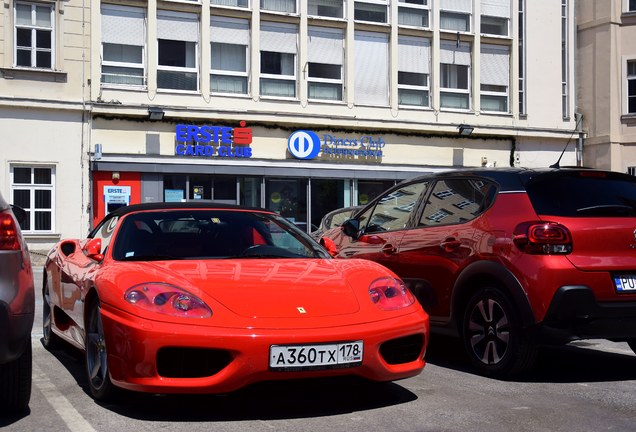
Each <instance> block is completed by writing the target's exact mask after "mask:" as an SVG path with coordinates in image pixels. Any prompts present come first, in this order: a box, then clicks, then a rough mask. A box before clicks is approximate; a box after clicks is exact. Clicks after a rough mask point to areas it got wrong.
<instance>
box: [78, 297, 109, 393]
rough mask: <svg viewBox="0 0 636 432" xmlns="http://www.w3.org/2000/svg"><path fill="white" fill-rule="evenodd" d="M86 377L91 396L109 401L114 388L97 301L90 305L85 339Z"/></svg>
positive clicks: (99, 307)
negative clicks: (109, 371)
mask: <svg viewBox="0 0 636 432" xmlns="http://www.w3.org/2000/svg"><path fill="white" fill-rule="evenodd" d="M84 343H85V350H86V351H85V353H86V375H87V378H88V386H89V388H90V391H91V394H92V395H93V397H94V398H95V399H96V400H99V401H102V402H106V401H108V400H110V399H111V398H112V397H113V395H114V393H115V387H114V386H113V383H112V382H111V380H110V375H109V373H108V353H107V351H106V340H105V339H104V326H103V325H102V313H101V306H100V302H99V299H96V300H94V301H92V302H91V303H90V306H89V310H88V321H87V323H86V338H85V341H84Z"/></svg>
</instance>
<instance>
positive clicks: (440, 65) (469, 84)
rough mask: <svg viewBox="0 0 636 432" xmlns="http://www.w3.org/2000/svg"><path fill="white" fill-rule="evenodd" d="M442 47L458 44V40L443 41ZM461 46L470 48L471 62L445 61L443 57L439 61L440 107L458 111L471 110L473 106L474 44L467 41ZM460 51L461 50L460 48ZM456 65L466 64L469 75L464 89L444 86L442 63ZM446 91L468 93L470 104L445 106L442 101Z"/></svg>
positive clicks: (459, 93)
mask: <svg viewBox="0 0 636 432" xmlns="http://www.w3.org/2000/svg"><path fill="white" fill-rule="evenodd" d="M441 44H442V49H443V47H444V45H446V46H454V45H456V42H450V41H442V43H441ZM459 47H464V48H466V47H467V48H468V55H469V56H470V64H468V65H466V64H464V63H446V62H444V61H442V59H440V63H439V74H440V92H439V93H440V101H439V102H440V109H442V110H451V111H452V110H456V111H469V110H470V109H471V107H472V92H471V89H472V68H473V57H472V49H473V46H472V44H470V43H466V42H460V45H459ZM459 47H457V48H459ZM458 51H460V50H459V49H458ZM444 64H446V65H451V66H453V65H455V66H466V67H467V70H466V75H467V87H468V88H467V89H462V88H455V87H442V81H443V76H442V65H444ZM444 93H448V94H458V95H467V96H468V104H467V105H468V106H467V107H466V108H456V107H445V106H442V101H443V99H444V97H443V96H444V95H443V94H444Z"/></svg>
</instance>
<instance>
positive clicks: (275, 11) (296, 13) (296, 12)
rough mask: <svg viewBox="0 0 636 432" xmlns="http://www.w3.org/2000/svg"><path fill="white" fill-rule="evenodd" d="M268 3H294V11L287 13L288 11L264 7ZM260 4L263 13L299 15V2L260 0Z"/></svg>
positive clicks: (296, 0) (293, 0)
mask: <svg viewBox="0 0 636 432" xmlns="http://www.w3.org/2000/svg"><path fill="white" fill-rule="evenodd" d="M267 2H281V3H293V5H294V10H293V11H286V10H277V9H268V8H266V7H265V6H264V3H267ZM259 4H260V8H261V11H263V12H267V13H282V14H292V15H298V0H259Z"/></svg>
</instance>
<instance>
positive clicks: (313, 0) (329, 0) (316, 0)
mask: <svg viewBox="0 0 636 432" xmlns="http://www.w3.org/2000/svg"><path fill="white" fill-rule="evenodd" d="M350 1H351V0H350ZM321 2H322V3H339V4H340V8H341V9H342V14H341V15H340V16H333V15H320V14H319V13H318V12H316V13H311V11H310V8H312V7H316V10H317V9H318V6H320V5H321V4H320V3H321ZM312 3H313V4H312ZM307 14H308V15H309V16H311V17H320V18H331V19H344V18H346V16H347V3H346V1H345V0H307Z"/></svg>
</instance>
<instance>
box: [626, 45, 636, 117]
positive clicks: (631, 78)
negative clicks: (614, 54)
mask: <svg viewBox="0 0 636 432" xmlns="http://www.w3.org/2000/svg"><path fill="white" fill-rule="evenodd" d="M630 63H631V64H633V65H634V69H635V70H634V74H630V73H629V64H630ZM623 64H624V66H623V67H624V69H623V76H624V77H625V78H624V79H623V82H624V83H625V93H624V94H625V96H624V98H625V102H624V105H623V106H624V107H625V108H624V109H625V114H626V115H629V116H632V115H636V108H635V109H634V111H630V110H629V99H630V97H632V98H634V105H636V92H635V93H634V94H633V95H631V96H630V94H629V83H630V82H635V83H636V57H625V58H624V60H623ZM635 85H636V84H635Z"/></svg>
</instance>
